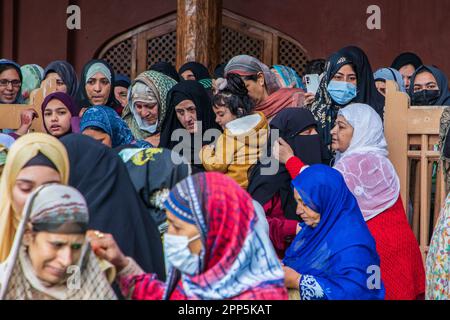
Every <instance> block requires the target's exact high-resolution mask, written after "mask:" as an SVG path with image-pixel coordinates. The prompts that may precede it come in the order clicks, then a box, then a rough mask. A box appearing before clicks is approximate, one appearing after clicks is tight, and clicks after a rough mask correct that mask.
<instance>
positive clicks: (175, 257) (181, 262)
mask: <svg viewBox="0 0 450 320" xmlns="http://www.w3.org/2000/svg"><path fill="white" fill-rule="evenodd" d="M199 238H200V234H198V235H196V236H194V237H193V238H191V239H188V237H186V236H175V235H171V234H168V233H165V234H164V256H165V258H166V271H168V270H169V265H171V266H173V267H175V268H176V269H178V270H179V271H181V272H182V273H185V274H187V275H190V276H194V275H196V274H198V273H199V270H200V256H199V255H196V254H193V253H192V252H191V250H189V243H191V242H192V241H195V240H197V239H199Z"/></svg>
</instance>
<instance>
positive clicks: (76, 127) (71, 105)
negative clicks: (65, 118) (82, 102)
mask: <svg viewBox="0 0 450 320" xmlns="http://www.w3.org/2000/svg"><path fill="white" fill-rule="evenodd" d="M54 99H56V100H59V101H61V102H62V103H63V104H64V105H65V106H66V107H67V109H68V110H69V112H70V114H71V115H72V119H71V120H70V124H71V125H70V132H67V133H66V134H68V133H78V132H80V118H79V116H78V115H79V113H80V108H79V107H78V106H77V105H76V103H75V101H74V100H73V99H72V97H71V96H69V95H68V94H66V93H64V92H54V93H51V94H49V95H48V96H47V97H45V99H44V102H42V107H41V110H42V121H43V122H44V128H45V130H46V131H47V133H50V132H49V131H48V129H47V127H46V126H45V121H44V111H45V108H46V107H47V105H48V104H49V102H50V101H52V100H54Z"/></svg>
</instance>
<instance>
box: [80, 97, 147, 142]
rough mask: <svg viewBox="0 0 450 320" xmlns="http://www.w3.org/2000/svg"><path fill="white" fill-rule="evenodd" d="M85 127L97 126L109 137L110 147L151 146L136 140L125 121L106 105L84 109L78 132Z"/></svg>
mask: <svg viewBox="0 0 450 320" xmlns="http://www.w3.org/2000/svg"><path fill="white" fill-rule="evenodd" d="M87 127H97V128H100V129H102V130H103V131H105V132H106V133H107V134H108V135H109V136H110V137H111V142H112V148H116V147H118V146H122V145H125V144H136V145H137V146H139V147H142V148H149V147H151V145H150V144H149V143H147V142H145V141H141V140H139V141H136V140H135V138H134V137H133V134H132V133H131V130H130V128H128V126H127V124H126V123H125V121H123V120H122V118H120V117H119V115H118V114H117V113H116V112H115V111H114V110H113V109H112V108H109V107H106V106H94V107H91V108H89V109H88V110H86V112H85V113H84V114H83V117H82V118H81V123H80V132H83V131H84V130H85V129H86V128H87Z"/></svg>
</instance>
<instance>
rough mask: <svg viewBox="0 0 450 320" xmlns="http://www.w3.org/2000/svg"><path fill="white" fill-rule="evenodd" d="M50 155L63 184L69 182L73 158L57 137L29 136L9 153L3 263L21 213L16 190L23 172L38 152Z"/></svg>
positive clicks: (1, 210) (0, 189) (3, 191)
mask: <svg viewBox="0 0 450 320" xmlns="http://www.w3.org/2000/svg"><path fill="white" fill-rule="evenodd" d="M39 152H40V153H42V154H43V155H44V156H46V157H47V158H48V159H49V160H50V161H51V162H53V164H54V165H55V167H56V168H57V169H58V172H59V174H60V176H61V183H62V184H65V185H67V184H68V182H69V157H68V155H67V151H66V148H65V147H64V145H63V144H62V143H61V142H59V140H58V139H56V138H55V137H53V136H51V135H48V134H44V133H29V134H27V135H25V136H23V137H21V138H20V139H18V140H17V141H16V142H15V143H14V144H13V145H12V146H11V149H10V150H9V152H8V156H7V158H6V164H5V167H4V168H3V173H2V176H1V180H0V263H2V262H3V261H5V260H6V258H7V257H8V255H9V251H10V250H11V246H12V243H13V241H14V236H15V234H16V230H17V227H18V225H19V222H20V220H21V215H22V213H21V212H14V209H13V207H12V190H13V187H14V184H15V182H16V178H17V176H18V175H19V172H20V170H22V168H23V166H24V165H25V164H27V162H28V161H30V160H31V159H33V158H34V157H35V156H36V155H37V154H38V153H39Z"/></svg>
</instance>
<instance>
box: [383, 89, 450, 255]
mask: <svg viewBox="0 0 450 320" xmlns="http://www.w3.org/2000/svg"><path fill="white" fill-rule="evenodd" d="M442 111H443V107H410V106H409V99H408V96H407V95H406V93H403V92H399V90H398V88H397V86H396V84H395V82H394V81H387V84H386V107H385V113H384V119H385V120H384V126H385V136H386V140H387V142H388V148H389V158H390V159H391V161H392V163H393V165H394V167H395V169H396V171H397V174H398V176H399V178H400V191H401V196H402V200H403V205H404V206H405V209H406V210H407V211H409V212H411V215H412V216H411V217H410V223H411V225H412V227H413V231H414V234H415V235H416V237H417V240H418V241H419V244H420V249H421V251H422V255H423V257H424V258H425V256H426V254H427V252H428V246H429V244H430V240H431V235H432V233H433V229H434V226H435V224H436V222H437V219H438V217H439V213H440V208H441V207H442V205H443V203H444V200H445V198H446V193H445V184H444V177H443V174H442V168H441V166H437V163H438V162H439V151H437V150H436V145H437V144H438V142H439V120H440V118H441V114H442Z"/></svg>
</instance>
